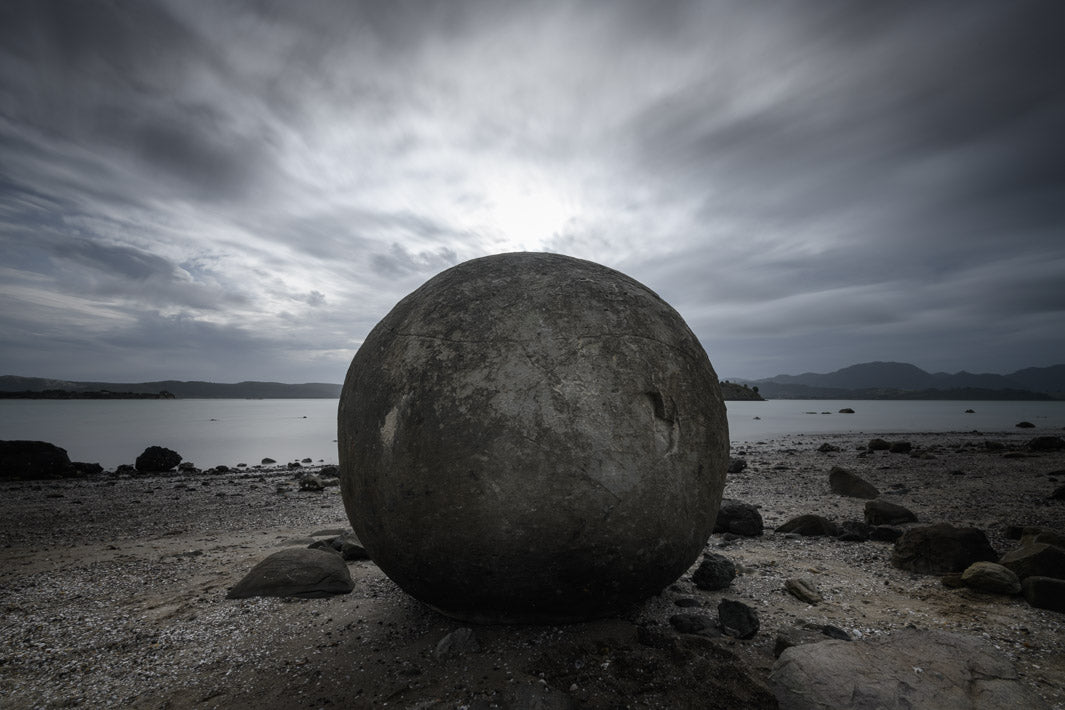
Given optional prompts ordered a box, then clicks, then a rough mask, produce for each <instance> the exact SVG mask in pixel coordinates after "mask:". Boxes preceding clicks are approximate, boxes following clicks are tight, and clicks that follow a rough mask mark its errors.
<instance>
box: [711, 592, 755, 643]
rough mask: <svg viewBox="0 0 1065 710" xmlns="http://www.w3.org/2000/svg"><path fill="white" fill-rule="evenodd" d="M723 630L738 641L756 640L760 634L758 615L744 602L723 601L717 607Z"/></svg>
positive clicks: (719, 621)
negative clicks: (755, 637) (756, 635)
mask: <svg viewBox="0 0 1065 710" xmlns="http://www.w3.org/2000/svg"><path fill="white" fill-rule="evenodd" d="M717 617H718V623H719V624H720V625H721V630H722V631H723V632H724V633H726V634H728V635H729V636H734V637H735V638H738V639H750V638H754V636H755V634H757V633H758V628H759V623H758V613H757V612H756V611H755V610H754V609H752V608H751V607H749V606H747V605H746V604H744V603H743V602H737V601H733V600H731V599H722V600H721V602H720V603H719V604H718V605H717Z"/></svg>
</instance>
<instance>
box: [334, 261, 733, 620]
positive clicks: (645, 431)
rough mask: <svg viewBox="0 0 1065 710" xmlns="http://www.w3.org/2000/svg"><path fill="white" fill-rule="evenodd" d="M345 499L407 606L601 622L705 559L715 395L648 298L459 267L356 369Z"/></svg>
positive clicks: (633, 287) (586, 265)
mask: <svg viewBox="0 0 1065 710" xmlns="http://www.w3.org/2000/svg"><path fill="white" fill-rule="evenodd" d="M338 423H339V426H338V437H337V438H338V447H339V455H340V471H341V486H342V488H341V490H342V492H343V496H344V503H345V506H346V508H347V511H348V517H349V518H350V520H351V523H352V525H353V527H354V528H355V532H356V533H357V535H358V537H359V539H360V540H361V541H362V542H363V544H364V545H365V547H366V550H367V552H368V553H369V554H370V556H371V557H372V558H373V560H374V561H375V562H376V563H377V564H378V565H379V566H380V568H381V569H382V570H383V571H384V572H385V573H386V574H387V575H388V576H389V577H391V578H392V579H393V580H394V581H395V582H396V583H397V584H399V586H400V587H402V588H403V589H404V590H406V591H407V592H408V593H410V594H411V595H413V596H415V597H417V598H418V599H421V600H422V601H424V602H426V603H428V604H430V605H432V606H434V607H435V608H437V609H439V610H441V611H443V612H444V613H447V614H450V615H452V616H455V617H457V618H460V619H467V620H471V621H502V622H528V621H533V622H537V621H541V622H554V621H567V620H579V619H585V618H591V617H597V616H604V615H608V614H611V613H614V612H615V611H617V610H619V609H620V608H623V607H625V606H628V605H629V604H631V603H633V602H635V601H638V600H640V599H643V598H645V597H647V596H650V595H652V594H654V593H656V592H658V591H660V590H661V589H663V588H664V587H665V586H666V585H668V584H669V583H671V582H672V581H674V580H675V579H677V578H678V577H679V576H680V575H681V574H683V573H684V572H685V571H686V570H687V569H688V568H689V567H690V566H691V565H692V564H693V563H694V561H695V560H696V559H697V558H698V556H699V554H700V553H701V552H702V549H703V547H704V545H705V543H706V540H707V538H708V537H709V535H710V532H711V531H712V530H713V526H714V516H715V514H716V512H717V510H718V507H719V505H720V503H721V492H722V489H723V486H724V478H725V469H726V467H727V465H728V447H729V445H728V424H727V421H726V419H725V407H724V403H723V402H722V398H721V392H720V387H719V385H718V381H717V376H716V374H715V373H714V370H713V368H712V367H711V365H710V361H709V360H708V359H707V357H706V353H705V351H704V350H703V348H702V346H701V345H700V344H699V341H698V340H697V339H696V338H695V336H694V335H693V334H692V332H691V331H690V330H689V329H688V327H687V326H686V325H685V323H684V321H683V320H682V319H681V317H680V316H679V315H678V314H677V313H676V311H674V310H673V309H672V308H670V307H669V305H667V304H666V303H665V302H664V301H662V299H660V298H659V297H658V296H657V295H656V294H654V293H653V292H652V291H650V290H649V289H647V288H646V287H645V286H643V285H641V284H639V283H638V282H636V281H634V280H632V279H630V278H629V277H627V276H625V275H623V274H620V273H618V272H616V271H613V270H611V269H607V268H605V267H603V266H599V265H597V264H593V263H591V262H587V261H581V260H578V259H572V258H569V257H564V256H558V255H553V254H524V253H522V254H504V255H499V256H492V257H486V258H483V259H476V260H474V261H470V262H466V263H464V264H460V265H459V266H456V267H454V268H452V269H449V270H447V271H445V272H443V273H441V274H439V275H438V276H436V277H434V278H433V279H431V280H430V281H428V282H427V283H426V284H424V285H423V286H422V287H421V288H419V289H418V290H416V291H414V292H413V293H412V294H410V295H409V296H407V297H406V298H405V299H403V300H402V301H401V302H400V303H399V304H398V305H396V307H395V308H394V309H393V310H392V311H391V312H390V313H389V314H388V315H387V316H386V317H385V318H384V319H383V320H382V321H381V322H380V323H379V324H378V325H377V326H376V327H375V328H374V329H373V331H372V332H371V333H370V334H369V336H368V337H367V338H366V340H365V341H364V342H363V344H362V346H361V347H360V348H359V351H358V353H357V354H356V355H355V358H354V359H353V360H352V363H351V368H350V369H349V371H348V375H347V378H346V380H345V383H344V388H343V391H342V394H341V399H340V408H339V415H338Z"/></svg>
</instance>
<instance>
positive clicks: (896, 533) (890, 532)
mask: <svg viewBox="0 0 1065 710" xmlns="http://www.w3.org/2000/svg"><path fill="white" fill-rule="evenodd" d="M900 537H902V530H900V529H899V528H895V527H891V526H890V525H875V526H873V529H872V531H871V532H870V533H869V539H870V540H876V541H877V542H895V541H896V540H898V539H899V538H900Z"/></svg>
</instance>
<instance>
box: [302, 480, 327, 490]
mask: <svg viewBox="0 0 1065 710" xmlns="http://www.w3.org/2000/svg"><path fill="white" fill-rule="evenodd" d="M300 490H301V491H309V492H312V493H321V492H322V491H324V490H325V485H324V484H323V483H322V479H320V478H318V476H305V477H303V478H301V479H300Z"/></svg>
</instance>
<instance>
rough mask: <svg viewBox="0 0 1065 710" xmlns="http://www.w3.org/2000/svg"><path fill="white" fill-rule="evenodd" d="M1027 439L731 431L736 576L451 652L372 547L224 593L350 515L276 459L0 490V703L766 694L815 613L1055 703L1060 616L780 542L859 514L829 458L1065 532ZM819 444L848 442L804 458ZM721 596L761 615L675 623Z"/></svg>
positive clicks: (1059, 685)
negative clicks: (934, 636)
mask: <svg viewBox="0 0 1065 710" xmlns="http://www.w3.org/2000/svg"><path fill="white" fill-rule="evenodd" d="M1039 434H1053V435H1057V436H1060V434H1061V432H1060V431H1053V432H1051V431H1040V430H1038V429H1037V430H1028V431H1021V430H1018V431H1016V432H1004V433H985V434H978V433H967V434H958V433H942V434H920V435H914V434H906V435H893V434H891V433H884V434H879V435H875V436H880V437H882V438H884V439H887V440H891V441H895V440H901V439H905V440H907V441H909V442H911V444H912V445H913V452H912V455H911V454H898V453H894V454H893V453H889V452H887V451H878V452H866V451H865V450H864V446H865V444H867V443H868V441H869V440H870V439H871V438H873V436H874V435H872V434H862V435H849V434H848V435H817V436H811V435H796V436H789V437H784V438H781V439H775V440H767V441H759V442H755V443H750V444H742V445H735V446H734V447H733V451H732V455H733V456H734V457H741V458H743V459H745V460H746V461H747V464H748V465H747V467H746V469H745V470H743V471H742V472H740V473H735V474H730V475H729V477H728V480H727V484H726V490H725V496H726V497H727V498H732V499H737V500H740V501H744V502H748V503H752V504H755V505H757V506H759V508H760V512H761V515H762V517H763V519H764V522H765V528H766V532H765V534H764V535H762V536H761V537H734V536H728V537H727V538H726V537H725V536H722V535H714V536H713V537H712V538H711V539H710V540H709V541H708V544H707V551H708V552H716V553H719V554H722V555H725V556H726V557H728V558H729V559H731V560H732V561H733V562H734V563H735V564H736V566H737V567H738V569H739V575H738V576H737V578H736V579H735V580H734V581H733V582H732V584H731V586H730V587H729V588H728V589H726V590H723V591H717V592H707V591H702V590H699V589H696V588H695V586H694V585H693V584H692V582H691V579H690V572H689V574H686V575H685V576H683V577H682V578H681V579H679V580H678V581H677V582H676V583H675V584H674V585H673V586H671V587H670V588H669V589H667V590H665V591H664V592H663V593H662V594H660V595H659V596H657V597H654V598H652V599H650V600H648V601H647V602H646V603H644V604H642V605H640V606H639V607H637V608H634V609H632V610H631V611H629V612H627V613H626V614H623V615H621V616H618V617H615V618H609V619H603V620H599V621H594V622H588V623H581V624H571V625H565V626H477V627H473V637H474V639H475V642H474V643H472V644H468V645H467V646H465V647H462V648H458V649H455V650H454V651H453V652H452V653H447V654H445V653H440V652H437V650H436V649H437V645H438V643H439V642H440V641H441V639H443V638H444V637H445V636H447V635H448V634H449V633H450V632H452V631H454V630H455V629H458V628H460V627H461V626H463V624H461V623H459V622H456V621H453V620H451V619H448V618H446V617H443V616H440V615H439V614H437V613H435V612H433V611H431V610H429V609H427V608H426V607H424V606H423V605H421V604H420V603H419V602H417V601H415V600H413V599H411V598H410V597H408V596H407V595H406V594H404V593H403V592H402V591H400V590H399V589H398V588H397V587H396V586H395V585H394V584H393V583H392V582H391V581H389V580H388V578H387V577H385V576H384V575H383V574H382V573H381V572H380V571H379V570H378V569H377V567H376V566H375V565H374V564H373V563H372V562H370V561H357V562H350V563H348V566H349V569H350V571H351V574H352V577H353V578H354V581H355V589H354V591H353V592H352V593H350V594H346V595H340V596H335V597H330V598H324V599H309V600H283V599H276V598H268V599H250V600H230V599H227V598H226V591H227V589H228V588H229V587H231V586H232V585H234V584H235V583H236V582H237V581H238V580H239V579H240V578H241V577H242V576H243V575H244V573H245V572H247V571H248V570H249V569H250V568H251V567H252V566H253V565H254V564H255V563H257V562H258V561H259V560H261V559H263V558H264V557H266V556H267V555H269V554H271V553H272V552H276V551H278V550H279V549H282V548H283V547H285V546H295V545H302V546H306V545H307V544H309V543H310V542H312V541H313V540H315V539H321V538H323V537H328V536H331V535H336V534H338V531H342V530H347V529H349V528H350V526H349V523H348V521H347V519H346V516H345V513H344V508H343V503H342V501H341V498H340V493H339V489H338V488H336V487H328V488H326V489H325V490H324V491H322V492H301V491H300V490H299V486H298V485H297V483H296V480H295V478H294V476H295V475H297V473H296V472H293V471H290V470H288V469H287V468H283V467H277V468H263V469H261V470H243V471H236V470H234V471H231V472H228V473H223V474H213V475H208V474H193V475H188V474H176V473H175V474H171V475H165V476H150V477H133V478H129V477H126V478H116V477H114V476H109V475H106V474H105V475H102V476H99V477H93V478H88V479H79V480H55V481H25V482H23V481H15V482H12V481H7V482H3V483H0V488H2V489H3V495H2V496H0V610H2V621H0V706H3V707H4V708H38V707H39V708H67V707H84V708H98V707H134V708H205V709H206V708H257V709H259V710H262V709H264V708H327V707H349V708H350V707H386V706H387V707H398V708H458V707H471V708H490V707H551V708H556V707H557V708H563V707H582V708H583V707H586V708H624V707H633V708H678V707H679V708H684V707H702V708H715V707H721V708H726V707H744V706H745V707H773V706H774V705H775V701H774V700H773V698H772V693H771V691H770V690H769V682H768V674H769V671H770V669H771V667H772V665H773V662H774V652H773V651H774V645H775V642H776V638H777V636H778V635H779V634H780V633H781V632H784V631H787V630H789V629H792V628H794V627H796V626H803V625H805V626H807V627H811V628H813V627H820V626H823V625H825V624H829V625H832V626H835V627H838V628H839V629H842V630H844V631H845V632H846V633H847V634H848V635H849V636H850V637H851V638H854V639H861V638H869V637H872V636H877V635H880V634H885V633H888V632H891V631H893V630H897V629H901V628H905V627H916V628H920V629H942V630H948V631H954V632H959V633H963V634H969V635H975V636H979V637H981V638H984V639H986V640H988V641H990V642H991V643H992V644H993V645H994V647H995V648H996V649H997V650H998V651H1000V652H1001V654H1002V656H1003V657H1005V658H1008V659H1009V660H1010V661H1012V662H1013V663H1014V664H1015V666H1016V668H1017V670H1018V673H1019V675H1020V677H1021V681H1022V683H1023V684H1024V685H1025V686H1026V687H1028V688H1029V689H1030V690H1031V691H1033V692H1034V693H1035V694H1037V695H1038V696H1040V697H1042V698H1043V700H1044V701H1045V703H1046V704H1047V706H1048V707H1054V708H1065V614H1062V613H1056V612H1052V611H1046V610H1041V609H1036V608H1033V607H1031V606H1029V605H1028V604H1027V603H1026V602H1025V600H1024V599H1023V597H1009V596H1003V595H994V594H987V593H982V592H977V591H974V590H970V589H965V588H962V589H955V588H949V587H947V586H944V585H943V583H942V582H941V580H940V578H939V577H937V576H925V575H917V574H913V573H910V572H905V571H902V570H899V569H896V568H894V567H892V566H891V564H890V558H891V552H892V547H893V546H892V544H891V543H885V542H873V541H868V542H842V541H839V540H836V539H833V538H825V537H796V536H791V535H783V534H780V533H774V532H773V529H774V528H775V527H777V526H778V525H780V524H782V523H783V522H785V521H786V520H788V519H790V518H792V517H794V516H797V515H800V514H804V513H816V514H819V515H823V516H825V517H827V518H830V519H832V520H834V521H837V522H842V521H845V520H861V519H862V509H863V505H864V502H865V501H863V500H860V499H855V498H846V497H842V496H839V495H836V494H834V493H832V492H831V491H830V489H829V484H828V472H829V470H830V469H831V467H832V466H842V467H845V468H847V469H849V470H851V471H853V472H854V473H856V474H858V475H859V476H861V477H862V478H864V479H866V480H867V481H869V482H871V483H872V484H874V485H875V486H877V487H878V488H879V489H880V491H882V492H883V495H884V497H885V498H888V499H890V500H893V501H895V502H898V503H901V504H902V505H905V506H906V507H907V508H909V509H911V510H912V511H914V512H915V513H916V514H917V516H918V520H919V522H918V523H917V524H918V525H919V524H927V523H934V522H948V523H952V524H955V525H965V526H974V527H977V528H979V529H981V530H983V531H984V532H985V533H986V534H987V536H988V538H989V539H990V541H991V544H992V546H993V547H994V548H995V550H996V551H998V552H1000V553H1003V552H1006V551H1008V550H1010V549H1012V548H1013V547H1015V546H1016V545H1017V542H1016V541H1015V540H1012V539H1009V538H1008V537H1007V528H1008V527H1009V526H1017V525H1039V526H1045V527H1050V528H1054V529H1056V530H1059V531H1062V530H1065V501H1060V500H1050V498H1049V496H1050V494H1051V492H1052V491H1053V490H1054V489H1055V488H1057V487H1059V486H1060V485H1061V484H1062V483H1065V452H1061V451H1058V452H1039V453H1035V452H1029V451H1027V450H1026V449H1025V447H1024V444H1025V442H1027V441H1028V440H1030V439H1031V438H1032V437H1033V436H1036V435H1039ZM987 441H993V442H998V443H1001V444H1002V447H994V448H989V447H988V446H987V445H986V442H987ZM825 443H829V444H832V445H834V446H836V447H838V448H839V451H836V452H822V451H818V448H819V447H820V446H821V445H822V444H825ZM308 470H313V468H312V469H307V468H304V469H301V470H300V471H299V472H298V473H301V474H302V473H306V472H307V471H308ZM793 577H804V578H807V579H810V580H812V581H813V582H814V583H815V584H816V586H817V588H818V590H819V591H820V593H821V595H822V596H823V597H824V601H823V602H821V603H820V604H817V605H815V606H814V605H808V604H806V603H804V602H801V601H799V600H798V599H796V598H795V597H794V596H792V595H791V594H789V593H788V592H787V591H786V590H785V588H784V582H785V580H786V579H789V578H793ZM724 598H729V599H735V600H740V601H743V602H744V603H746V604H748V605H750V606H751V607H753V608H754V609H755V610H756V611H757V613H758V615H759V619H760V625H761V628H760V630H759V632H758V634H757V635H756V636H755V637H754V638H753V639H750V640H737V639H733V638H731V637H728V636H708V635H693V634H681V633H679V632H678V631H676V630H675V629H674V628H673V626H671V624H670V621H669V619H670V617H671V616H673V615H675V614H678V613H681V612H685V613H705V614H706V615H709V616H716V607H717V604H718V602H719V601H720V600H721V599H724ZM678 601H680V604H687V605H693V606H685V607H682V606H680V605H678V603H677V602H678ZM537 702H539V703H540V705H536V704H535V703H537Z"/></svg>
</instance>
